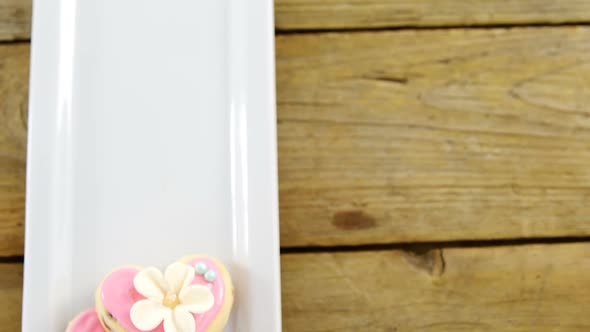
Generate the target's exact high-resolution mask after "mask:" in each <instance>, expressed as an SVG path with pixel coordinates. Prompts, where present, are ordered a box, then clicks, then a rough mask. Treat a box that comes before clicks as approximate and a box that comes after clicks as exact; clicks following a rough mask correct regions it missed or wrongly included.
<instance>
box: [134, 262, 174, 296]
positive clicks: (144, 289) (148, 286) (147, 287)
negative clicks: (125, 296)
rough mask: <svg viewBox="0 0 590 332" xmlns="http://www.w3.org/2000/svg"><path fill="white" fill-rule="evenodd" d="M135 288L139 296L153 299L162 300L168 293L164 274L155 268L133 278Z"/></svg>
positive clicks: (142, 271) (145, 270) (149, 268)
mask: <svg viewBox="0 0 590 332" xmlns="http://www.w3.org/2000/svg"><path fill="white" fill-rule="evenodd" d="M133 286H135V289H136V290H137V291H138V292H139V294H141V295H143V296H145V297H147V298H151V299H158V300H161V299H163V298H164V295H165V293H166V282H165V281H164V276H162V272H160V270H158V269H156V268H155V267H148V268H146V269H144V270H141V271H140V272H139V273H138V274H137V275H136V276H135V278H133Z"/></svg>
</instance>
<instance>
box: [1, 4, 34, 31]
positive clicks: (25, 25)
mask: <svg viewBox="0 0 590 332" xmlns="http://www.w3.org/2000/svg"><path fill="white" fill-rule="evenodd" d="M30 37H31V0H2V1H0V41H7V40H26V39H29V38H30Z"/></svg>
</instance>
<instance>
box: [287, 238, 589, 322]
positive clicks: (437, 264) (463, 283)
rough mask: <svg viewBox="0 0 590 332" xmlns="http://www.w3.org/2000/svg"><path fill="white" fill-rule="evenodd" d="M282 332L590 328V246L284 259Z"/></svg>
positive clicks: (339, 254) (480, 249)
mask: <svg viewBox="0 0 590 332" xmlns="http://www.w3.org/2000/svg"><path fill="white" fill-rule="evenodd" d="M282 264H283V268H282V272H283V274H282V275H283V277H282V280H283V297H284V301H283V312H284V325H283V326H284V331H286V332H299V331H307V332H319V331H334V332H336V331H338V332H348V331H350V332H353V331H372V332H394V331H395V332H418V331H419V332H440V331H452V332H459V331H464V332H474V331H490V332H492V331H493V332H497V331H502V332H517V331H518V332H531V331H535V332H545V331H547V332H549V331H553V332H556V331H564V332H565V331H567V332H575V331H579V332H583V331H584V332H586V331H590V315H588V312H590V302H589V301H588V297H589V296H590V283H588V280H589V279H590V244H571V245H533V246H508V247H492V248H455V249H443V250H442V251H441V250H432V251H425V252H420V253H412V252H408V251H399V250H393V251H366V252H355V253H349V252H347V253H322V254H316V253H314V254H296V255H283V256H282Z"/></svg>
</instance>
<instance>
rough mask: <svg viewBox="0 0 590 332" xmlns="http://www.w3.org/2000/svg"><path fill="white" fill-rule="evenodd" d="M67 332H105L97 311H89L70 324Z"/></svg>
mask: <svg viewBox="0 0 590 332" xmlns="http://www.w3.org/2000/svg"><path fill="white" fill-rule="evenodd" d="M66 332H105V329H104V328H103V326H102V325H101V324H100V320H99V319H98V315H97V314H96V310H94V309H88V310H86V311H84V312H82V313H81V314H79V315H78V316H77V317H76V318H74V320H72V321H71V322H70V324H69V325H68V328H67V330H66Z"/></svg>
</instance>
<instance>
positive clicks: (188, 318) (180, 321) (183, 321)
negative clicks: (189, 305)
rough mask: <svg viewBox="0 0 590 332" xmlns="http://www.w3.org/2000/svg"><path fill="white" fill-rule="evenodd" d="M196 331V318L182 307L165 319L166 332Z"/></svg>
mask: <svg viewBox="0 0 590 332" xmlns="http://www.w3.org/2000/svg"><path fill="white" fill-rule="evenodd" d="M195 329H196V323H195V317H194V316H193V315H192V314H191V313H190V312H188V310H186V308H185V307H184V306H182V305H179V306H176V308H174V310H173V311H172V312H171V313H170V314H169V315H168V316H167V317H166V318H165V319H164V331H165V332H193V331H194V330H195Z"/></svg>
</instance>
